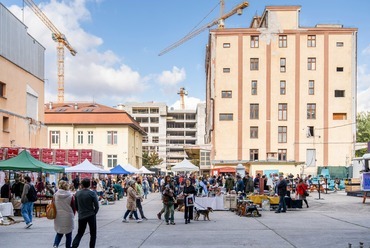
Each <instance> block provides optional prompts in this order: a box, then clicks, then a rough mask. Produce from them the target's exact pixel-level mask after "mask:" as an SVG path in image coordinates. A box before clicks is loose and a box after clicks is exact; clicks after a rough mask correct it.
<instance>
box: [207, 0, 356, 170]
mask: <svg viewBox="0 0 370 248" xmlns="http://www.w3.org/2000/svg"><path fill="white" fill-rule="evenodd" d="M300 9H301V8H300V6H267V7H266V9H265V11H264V12H263V14H262V16H256V17H254V18H253V20H252V22H251V24H250V27H249V28H239V29H217V30H212V31H211V32H210V36H209V44H208V47H207V55H206V74H207V79H206V80H207V87H206V90H207V92H206V104H207V117H206V130H207V131H206V139H207V142H210V144H211V147H212V152H211V163H212V165H213V167H215V168H217V167H223V166H230V165H231V166H235V165H237V164H239V163H240V164H242V165H244V166H245V168H246V170H248V171H251V172H252V174H255V173H257V172H262V173H263V172H264V171H268V170H270V171H271V170H277V171H279V172H292V173H299V172H301V173H315V171H316V166H330V165H343V166H345V165H349V162H350V161H351V158H352V157H353V155H354V154H353V151H354V142H355V140H356V139H355V136H356V80H357V79H356V73H357V72H356V66H357V61H356V52H357V51H356V43H357V29H356V28H344V27H343V26H342V25H316V26H315V27H300V25H299V12H300ZM303 169H304V171H302V170H303Z"/></svg>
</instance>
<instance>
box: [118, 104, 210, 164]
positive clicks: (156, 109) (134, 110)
mask: <svg viewBox="0 0 370 248" xmlns="http://www.w3.org/2000/svg"><path fill="white" fill-rule="evenodd" d="M117 108H118V109H123V110H125V111H127V113H129V114H130V115H132V116H133V117H134V118H135V120H136V121H137V122H139V123H140V125H141V126H142V127H143V128H144V129H145V131H146V132H147V133H148V136H146V137H143V151H146V152H150V151H154V152H157V153H158V155H159V157H160V158H162V159H163V166H164V167H167V168H168V169H169V167H170V166H172V165H174V164H176V163H178V162H181V161H182V160H184V159H185V158H188V156H187V154H186V152H185V150H184V147H185V146H189V145H202V144H204V135H205V126H204V125H205V104H204V103H203V104H202V103H200V104H198V105H197V108H196V109H195V110H190V109H184V110H182V109H180V110H179V109H172V108H171V109H168V107H167V105H166V104H165V103H156V102H147V103H127V104H124V105H123V104H120V105H118V106H117Z"/></svg>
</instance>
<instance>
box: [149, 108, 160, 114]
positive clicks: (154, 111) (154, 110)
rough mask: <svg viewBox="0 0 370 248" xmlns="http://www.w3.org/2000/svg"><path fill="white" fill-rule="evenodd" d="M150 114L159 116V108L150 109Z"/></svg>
mask: <svg viewBox="0 0 370 248" xmlns="http://www.w3.org/2000/svg"><path fill="white" fill-rule="evenodd" d="M150 113H151V114H158V113H159V108H150Z"/></svg>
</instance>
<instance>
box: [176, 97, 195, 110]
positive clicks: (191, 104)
mask: <svg viewBox="0 0 370 248" xmlns="http://www.w3.org/2000/svg"><path fill="white" fill-rule="evenodd" d="M201 102H202V100H200V99H199V98H195V97H188V96H184V103H185V109H196V108H197V104H198V103H201ZM170 108H174V109H181V101H180V100H178V101H176V102H175V103H174V104H172V105H171V106H170Z"/></svg>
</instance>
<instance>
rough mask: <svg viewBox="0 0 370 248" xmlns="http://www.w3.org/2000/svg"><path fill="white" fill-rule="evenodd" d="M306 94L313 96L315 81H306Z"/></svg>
mask: <svg viewBox="0 0 370 248" xmlns="http://www.w3.org/2000/svg"><path fill="white" fill-rule="evenodd" d="M308 94H309V95H315V81H314V80H309V81H308Z"/></svg>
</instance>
